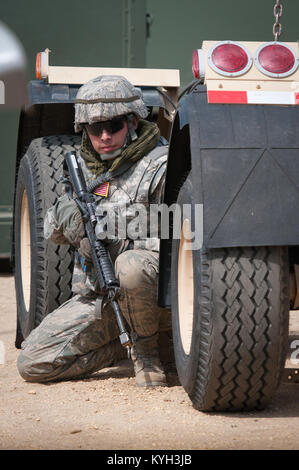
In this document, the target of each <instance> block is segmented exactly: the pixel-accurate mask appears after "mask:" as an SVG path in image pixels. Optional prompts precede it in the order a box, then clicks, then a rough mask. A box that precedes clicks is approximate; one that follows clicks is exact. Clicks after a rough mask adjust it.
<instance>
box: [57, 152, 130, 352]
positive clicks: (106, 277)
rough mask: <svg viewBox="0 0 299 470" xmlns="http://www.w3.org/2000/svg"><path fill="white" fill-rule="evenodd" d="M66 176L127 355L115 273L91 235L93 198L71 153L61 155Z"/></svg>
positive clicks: (93, 208) (93, 228)
mask: <svg viewBox="0 0 299 470" xmlns="http://www.w3.org/2000/svg"><path fill="white" fill-rule="evenodd" d="M65 163H66V165H67V169H68V174H69V178H70V179H69V178H68V177H65V178H64V180H63V181H64V183H66V184H68V185H71V186H72V189H73V190H74V191H75V193H76V194H77V198H75V199H74V201H75V202H76V204H77V206H78V208H79V209H80V212H81V214H82V219H83V222H84V225H85V232H86V235H87V238H88V240H89V243H90V247H91V257H92V261H93V264H94V267H95V269H96V272H97V276H98V282H99V285H100V288H101V289H102V290H103V291H104V298H105V299H106V302H105V304H104V306H106V305H107V304H109V303H110V304H111V306H112V308H113V311H114V313H115V316H116V321H117V324H118V327H119V330H120V335H119V339H120V342H121V345H122V346H124V347H125V348H127V352H128V357H130V348H131V346H132V342H131V339H130V336H129V334H128V332H127V331H126V328H125V325H124V322H123V318H122V315H121V311H120V308H119V305H118V299H119V294H120V284H119V280H118V279H117V278H116V276H115V272H114V266H113V263H112V260H111V257H110V253H109V251H108V250H107V249H106V247H105V245H104V244H103V243H102V242H101V240H98V239H97V237H96V235H95V226H96V224H97V221H98V219H97V216H96V214H95V207H96V206H95V198H94V196H93V194H91V193H90V192H88V190H87V186H86V181H85V178H84V175H83V171H82V168H81V165H80V163H79V162H78V160H77V157H76V154H75V152H68V153H67V154H66V157H65Z"/></svg>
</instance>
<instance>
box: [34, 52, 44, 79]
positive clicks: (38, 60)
mask: <svg viewBox="0 0 299 470" xmlns="http://www.w3.org/2000/svg"><path fill="white" fill-rule="evenodd" d="M41 61H42V53H41V52H38V54H36V61H35V75H36V78H37V79H38V80H41V79H42V71H41V69H42V66H41Z"/></svg>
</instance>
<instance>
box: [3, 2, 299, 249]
mask: <svg viewBox="0 0 299 470" xmlns="http://www.w3.org/2000/svg"><path fill="white" fill-rule="evenodd" d="M274 3H275V2H274V0H263V1H261V0H250V1H248V0H226V1H222V2H221V1H219V0H208V1H207V0H184V1H183V2H182V1H181V0H163V1H161V0H109V1H107V0H85V1H84V2H82V1H81V0H63V1H61V0H51V2H50V1H49V2H47V1H43V2H41V1H40V0H26V1H24V0H14V1H13V2H4V1H2V2H1V3H0V19H1V20H2V21H4V22H5V23H7V24H8V26H10V27H11V28H12V29H13V30H14V31H15V32H16V34H17V35H18V36H19V38H20V39H21V41H22V43H23V45H24V48H25V51H26V54H27V58H28V70H29V74H28V78H29V79H31V78H34V69H35V55H36V53H37V52H39V51H42V50H44V49H45V48H46V47H49V49H51V51H52V53H51V54H50V64H53V65H66V66H67V65H73V66H106V67H109V66H110V67H144V66H145V65H146V66H147V67H153V68H178V69H180V72H181V83H182V86H185V85H186V84H187V83H189V82H190V81H191V80H192V78H193V77H192V72H191V57H192V51H193V50H194V49H196V48H199V47H201V43H202V41H203V40H207V39H213V40H223V39H231V40H240V41H242V40H243V41H244V40H248V41H250V40H255V41H271V40H272V38H273V36H272V25H273V23H274V17H273V6H274ZM282 3H283V5H284V11H283V16H282V20H281V22H282V26H283V35H282V37H281V40H284V41H296V40H297V39H298V38H299V32H298V17H299V2H298V1H296V0H293V1H287V0H282ZM147 12H149V13H151V14H152V15H153V18H154V22H153V24H152V26H151V29H150V37H149V38H148V39H147V40H146V23H145V14H146V13H147ZM1 111H2V110H1V105H0V136H1V155H0V165H1V166H0V168H1V171H0V185H1V189H2V190H1V195H0V256H1V254H2V255H3V254H7V253H8V251H9V250H10V246H9V245H10V243H9V238H10V230H11V217H10V213H11V208H12V204H13V190H14V171H15V156H16V144H17V127H18V124H17V123H18V113H17V112H12V111H10V112H7V111H2V112H1Z"/></svg>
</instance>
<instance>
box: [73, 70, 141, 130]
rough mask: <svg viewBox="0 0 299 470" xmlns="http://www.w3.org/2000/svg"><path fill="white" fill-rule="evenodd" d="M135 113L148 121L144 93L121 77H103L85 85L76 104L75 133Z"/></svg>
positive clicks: (78, 95)
mask: <svg viewBox="0 0 299 470" xmlns="http://www.w3.org/2000/svg"><path fill="white" fill-rule="evenodd" d="M130 113H134V114H136V115H137V116H138V117H139V118H145V117H146V116H147V115H148V110H147V107H146V105H145V104H144V101H143V99H142V93H141V90H139V89H138V88H135V87H134V86H133V85H132V84H131V83H130V82H129V81H128V80H126V79H125V78H124V77H121V76H118V75H101V76H99V77H97V78H94V79H92V80H90V81H89V82H87V83H85V85H83V86H82V87H81V88H80V89H79V91H78V93H77V96H76V100H75V132H79V131H80V130H82V124H84V123H88V124H92V123H94V122H98V121H107V120H109V119H112V118H113V117H115V116H121V115H123V114H130Z"/></svg>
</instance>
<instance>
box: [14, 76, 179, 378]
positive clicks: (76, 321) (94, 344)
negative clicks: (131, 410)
mask: <svg viewBox="0 0 299 470" xmlns="http://www.w3.org/2000/svg"><path fill="white" fill-rule="evenodd" d="M110 78H111V77H110ZM85 87H87V85H85ZM82 88H84V87H82ZM135 90H136V89H135ZM83 91H84V90H83ZM78 96H79V99H80V96H82V94H80V92H79V93H78ZM83 96H86V94H85V95H84V94H83ZM83 101H84V100H83ZM139 101H140V102H141V103H140V109H139V116H141V115H143V114H144V113H145V111H144V110H143V109H142V106H141V105H142V103H143V102H142V100H141V99H140V100H139V98H137V105H138V106H139V104H138V103H139ZM135 104H136V103H135ZM126 105H127V103H125V106H126ZM93 106H94V105H93V104H92V105H88V107H89V108H91V109H89V112H88V113H87V114H88V116H87V115H84V116H80V117H78V116H76V130H80V129H81V127H80V122H94V120H96V116H99V111H98V110H95V111H93ZM121 106H124V105H122V104H121ZM88 107H87V108H88ZM105 107H106V108H107V105H106V103H104V105H103V109H102V110H101V112H102V116H104V117H105V116H106V119H107V118H109V117H111V116H109V112H108V111H109V110H108V111H107V109H106V108H105ZM83 109H84V110H85V111H86V107H84V108H83ZM105 109H106V111H107V113H108V114H107V113H106V111H105ZM76 111H77V110H76ZM85 111H84V112H85ZM124 112H127V110H126V109H123V108H121V109H117V113H118V114H122V113H124ZM142 112H143V114H142ZM105 113H106V114H105ZM97 120H99V119H97ZM103 120H105V119H103ZM166 159H167V146H157V147H156V148H155V149H153V150H152V151H150V152H149V153H148V154H147V155H144V156H143V158H141V159H139V160H138V161H137V162H134V163H133V164H130V165H125V166H124V167H123V170H121V168H120V171H118V174H117V177H112V178H111V179H110V182H109V184H110V186H109V194H108V197H107V198H106V197H102V196H96V204H97V212H101V213H103V210H105V209H108V215H109V211H111V210H112V213H113V217H114V216H116V224H118V219H119V214H121V216H122V217H124V219H125V220H126V222H130V221H132V220H133V218H134V216H135V213H134V211H132V208H133V205H134V204H143V207H144V208H145V210H146V212H147V214H149V208H150V204H154V203H159V202H160V200H161V195H162V188H163V182H164V178H165V169H166ZM78 160H79V161H80V163H81V166H82V169H83V172H84V174H85V178H86V180H87V182H91V181H92V180H94V178H95V175H94V174H93V172H92V171H91V170H90V167H89V166H88V165H87V163H86V159H84V158H82V156H80V155H78ZM120 207H121V210H120V209H119V208H120ZM110 214H111V213H110ZM97 232H98V234H100V233H101V232H102V227H101V226H100V224H99V226H98V227H97ZM84 236H85V235H84V226H83V223H82V218H81V214H80V211H79V209H78V207H77V205H76V203H75V202H74V201H73V200H72V199H69V198H68V196H67V195H66V194H65V195H63V196H62V197H60V198H59V200H58V201H57V203H56V204H55V206H53V207H52V208H51V209H50V210H49V211H48V213H47V217H46V220H45V237H46V238H50V239H51V240H52V241H54V242H55V243H58V244H64V243H67V244H68V243H71V244H72V245H74V246H75V247H77V248H78V249H79V253H80V254H81V255H78V254H77V256H76V258H75V267H74V275H73V291H74V294H75V295H74V297H73V298H72V299H70V300H69V301H68V302H66V303H65V304H63V305H62V306H61V307H59V308H58V309H56V310H55V311H54V312H52V313H50V314H49V315H48V316H47V317H46V318H45V319H44V320H43V321H42V323H41V324H40V325H39V326H38V327H37V328H36V329H34V330H33V331H32V332H31V334H30V335H29V336H28V338H27V339H26V340H25V341H24V343H23V344H22V352H21V354H20V356H19V359H18V368H19V372H20V374H21V375H22V377H23V378H24V379H25V380H27V381H32V382H47V381H52V380H61V379H70V378H73V377H79V376H82V375H85V374H87V373H91V372H94V371H97V370H99V369H101V368H103V367H107V366H110V365H112V364H113V363H114V362H116V361H118V360H120V359H122V358H125V357H126V351H125V349H124V348H123V347H122V346H121V345H120V342H119V339H118V336H119V329H118V326H117V323H116V320H115V317H114V313H113V312H112V309H111V307H109V306H108V307H107V308H106V309H104V310H103V312H101V309H100V308H99V299H100V298H101V291H100V289H99V286H98V283H97V280H96V275H95V270H94V268H93V265H92V263H91V262H90V260H89V256H88V244H87V245H86V238H84ZM106 243H107V246H108V248H109V251H110V254H111V257H112V259H113V261H115V272H116V276H117V277H118V278H119V281H120V285H121V298H120V301H119V303H120V307H121V310H122V313H123V315H124V317H125V321H126V322H127V324H128V325H129V329H130V330H131V332H132V335H133V339H134V345H135V349H134V350H133V351H132V352H133V358H134V357H135V360H134V366H136V367H137V369H138V367H141V368H143V367H144V364H143V363H142V364H141V366H140V364H139V363H138V361H136V354H137V351H138V348H139V349H140V348H141V349H142V350H145V349H149V350H150V354H151V353H152V351H151V350H152V349H155V351H154V355H155V356H157V355H158V352H157V350H156V349H157V347H158V332H159V331H169V330H170V329H171V319H170V312H169V310H167V309H163V308H160V307H158V306H157V298H156V297H157V281H158V267H159V252H158V250H159V240H158V239H157V238H147V234H146V236H145V238H144V239H141V240H140V239H139V240H134V241H133V242H132V240H129V239H126V238H124V239H114V240H112V239H109V237H108V240H106ZM86 247H87V250H86ZM133 247H134V249H132V248H133ZM82 255H85V259H84V257H82ZM140 345H141V346H140ZM141 349H140V351H141ZM134 354H135V356H134ZM136 367H135V372H136ZM157 370H158V371H159V367H158V369H157ZM159 374H160V372H158V373H157V374H156V376H155V372H154V375H153V377H154V379H153V380H152V383H151V384H152V385H163V383H162V382H163V380H162V382H161V378H160V376H161V374H160V375H159ZM155 377H157V381H156V382H155Z"/></svg>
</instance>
